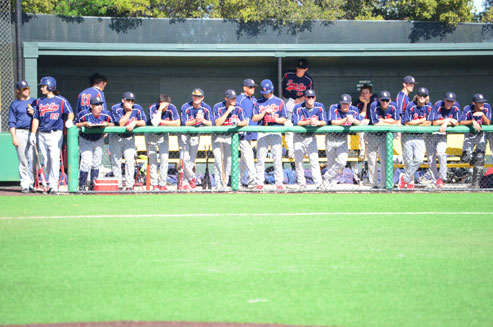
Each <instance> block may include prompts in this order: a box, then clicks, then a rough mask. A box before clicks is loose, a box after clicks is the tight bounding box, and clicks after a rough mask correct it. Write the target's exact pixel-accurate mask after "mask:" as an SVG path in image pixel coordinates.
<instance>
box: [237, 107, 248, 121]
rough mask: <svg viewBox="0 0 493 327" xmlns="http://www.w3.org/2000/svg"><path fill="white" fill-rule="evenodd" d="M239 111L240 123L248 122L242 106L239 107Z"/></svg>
mask: <svg viewBox="0 0 493 327" xmlns="http://www.w3.org/2000/svg"><path fill="white" fill-rule="evenodd" d="M237 110H238V119H239V120H240V121H243V120H246V119H247V118H246V116H245V110H243V108H241V107H240V106H238V108H237Z"/></svg>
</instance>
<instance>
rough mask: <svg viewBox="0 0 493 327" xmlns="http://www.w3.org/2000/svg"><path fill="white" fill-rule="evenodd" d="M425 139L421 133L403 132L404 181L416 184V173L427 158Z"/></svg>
mask: <svg viewBox="0 0 493 327" xmlns="http://www.w3.org/2000/svg"><path fill="white" fill-rule="evenodd" d="M425 149H426V147H425V141H424V139H423V136H422V135H420V134H402V157H403V159H404V169H405V173H404V182H406V183H411V184H414V174H415V173H416V171H417V170H418V169H419V167H420V166H421V164H422V163H423V160H424V158H425Z"/></svg>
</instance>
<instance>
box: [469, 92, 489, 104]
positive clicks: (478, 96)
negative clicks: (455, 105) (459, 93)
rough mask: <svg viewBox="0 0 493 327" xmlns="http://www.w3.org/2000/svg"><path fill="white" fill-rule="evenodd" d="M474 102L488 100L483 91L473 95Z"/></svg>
mask: <svg viewBox="0 0 493 327" xmlns="http://www.w3.org/2000/svg"><path fill="white" fill-rule="evenodd" d="M472 102H477V103H478V102H488V100H486V99H485V98H484V95H482V94H481V93H476V94H474V95H473V96H472Z"/></svg>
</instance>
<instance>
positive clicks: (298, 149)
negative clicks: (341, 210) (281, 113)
mask: <svg viewBox="0 0 493 327" xmlns="http://www.w3.org/2000/svg"><path fill="white" fill-rule="evenodd" d="M316 100H317V95H316V94H315V90H306V91H305V101H304V102H302V103H298V104H297V105H296V106H295V107H294V112H293V125H295V126H325V125H327V117H326V116H325V107H324V105H323V104H322V103H320V102H316ZM305 155H307V156H308V159H309V160H310V167H311V170H312V175H313V183H314V184H315V189H317V188H319V187H320V186H321V185H322V175H321V174H320V164H319V162H318V146H317V139H316V137H315V134H314V133H295V135H294V158H295V166H296V179H297V182H298V185H299V187H300V190H301V191H304V190H305V189H306V180H305V170H304V169H303V159H304V158H305Z"/></svg>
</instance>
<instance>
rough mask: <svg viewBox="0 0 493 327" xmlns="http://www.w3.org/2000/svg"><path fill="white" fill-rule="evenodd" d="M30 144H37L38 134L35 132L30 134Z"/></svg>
mask: <svg viewBox="0 0 493 327" xmlns="http://www.w3.org/2000/svg"><path fill="white" fill-rule="evenodd" d="M29 144H31V145H36V134H34V133H33V132H31V134H29Z"/></svg>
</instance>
